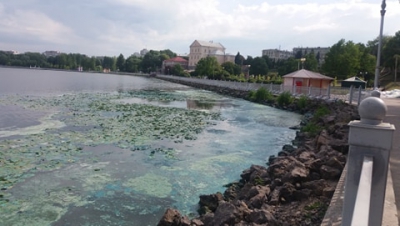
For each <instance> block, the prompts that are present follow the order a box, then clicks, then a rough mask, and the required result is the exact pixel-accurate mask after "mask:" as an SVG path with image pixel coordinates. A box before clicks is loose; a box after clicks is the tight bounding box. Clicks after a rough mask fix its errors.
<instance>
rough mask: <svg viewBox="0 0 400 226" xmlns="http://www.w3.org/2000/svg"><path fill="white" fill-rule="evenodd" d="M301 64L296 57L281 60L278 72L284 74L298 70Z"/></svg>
mask: <svg viewBox="0 0 400 226" xmlns="http://www.w3.org/2000/svg"><path fill="white" fill-rule="evenodd" d="M298 66H299V60H298V59H295V58H294V57H290V58H288V59H287V60H281V61H279V66H278V74H279V75H281V76H283V75H286V74H289V73H291V72H294V71H297V69H298Z"/></svg>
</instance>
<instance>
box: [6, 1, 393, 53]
mask: <svg viewBox="0 0 400 226" xmlns="http://www.w3.org/2000/svg"><path fill="white" fill-rule="evenodd" d="M387 5H388V6H387V14H386V18H385V30H384V31H385V32H384V33H388V34H390V35H393V34H394V33H395V31H397V30H398V29H399V27H398V25H397V18H398V17H399V15H400V4H398V2H397V1H392V0H390V1H387ZM379 10H380V2H376V1H372V0H336V1H335V0H320V1H318V2H316V1H311V0H305V1H302V2H298V1H294V0H280V1H277V0H271V1H268V2H266V1H263V0H252V1H240V0H229V1H228V0H186V1H185V2H182V1H181V0H168V1H159V0H105V1H100V2H96V3H93V2H90V1H83V0H70V1H69V2H68V3H64V2H60V1H51V2H46V3H44V2H42V1H40V0H29V1H26V2H24V4H22V3H18V1H8V2H5V3H3V4H2V3H0V37H7V41H5V40H4V38H3V40H2V42H3V44H1V45H0V48H3V46H7V45H8V46H18V45H17V44H16V42H12V40H11V38H10V37H12V36H18V39H17V40H18V43H21V46H23V45H22V43H23V42H24V41H23V40H24V39H25V42H24V43H25V46H28V45H27V43H30V42H37V43H40V45H37V46H36V47H37V48H39V47H41V48H43V46H45V44H44V43H48V46H52V47H56V48H59V49H60V50H61V51H68V52H81V53H86V54H89V55H118V54H119V53H123V54H124V55H125V56H129V55H130V54H132V53H134V52H138V51H139V50H140V49H143V48H147V49H167V48H169V49H171V50H172V51H175V52H177V53H187V52H188V51H189V45H190V44H191V43H192V42H193V41H194V40H195V39H199V40H205V41H208V40H213V41H215V42H221V43H222V44H223V45H224V46H226V48H227V51H228V52H233V53H236V51H240V52H241V53H243V54H248V55H254V56H256V55H260V53H261V50H262V49H265V48H277V47H278V46H282V48H284V49H288V50H290V49H291V48H293V47H296V46H300V45H303V46H306V45H307V46H330V45H333V44H335V43H336V42H337V41H338V40H340V39H341V38H345V39H347V40H354V41H355V42H366V41H368V40H371V39H373V38H375V37H376V36H377V34H378V31H379V21H380V14H379ZM7 43H9V44H7ZM57 50H58V49H57ZM43 51H44V50H43Z"/></svg>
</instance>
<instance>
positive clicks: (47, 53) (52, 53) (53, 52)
mask: <svg viewBox="0 0 400 226" xmlns="http://www.w3.org/2000/svg"><path fill="white" fill-rule="evenodd" d="M60 54H61V52H59V51H53V50H51V51H46V52H44V53H43V55H45V56H46V57H56V56H58V55H60Z"/></svg>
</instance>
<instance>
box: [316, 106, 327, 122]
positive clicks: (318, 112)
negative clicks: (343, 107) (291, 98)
mask: <svg viewBox="0 0 400 226" xmlns="http://www.w3.org/2000/svg"><path fill="white" fill-rule="evenodd" d="M329 113H331V111H330V110H329V109H328V108H327V107H326V106H321V107H319V108H318V109H317V110H316V111H315V113H314V118H315V119H319V118H321V117H322V116H325V115H328V114H329Z"/></svg>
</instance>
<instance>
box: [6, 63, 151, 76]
mask: <svg viewBox="0 0 400 226" xmlns="http://www.w3.org/2000/svg"><path fill="white" fill-rule="evenodd" d="M0 68H11V69H26V70H44V71H64V72H79V73H98V74H113V75H130V76H149V74H145V73H131V72H116V71H112V72H101V71H78V70H68V69H59V68H42V67H35V68H29V67H21V66H6V65H0Z"/></svg>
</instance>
